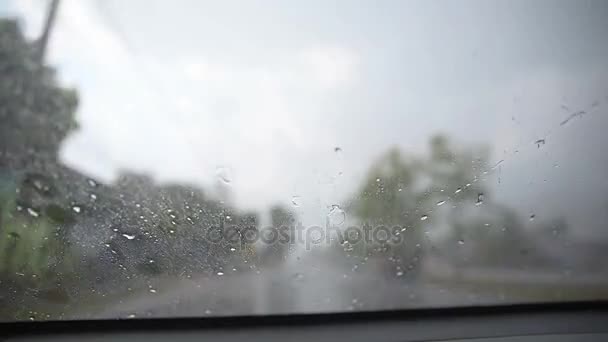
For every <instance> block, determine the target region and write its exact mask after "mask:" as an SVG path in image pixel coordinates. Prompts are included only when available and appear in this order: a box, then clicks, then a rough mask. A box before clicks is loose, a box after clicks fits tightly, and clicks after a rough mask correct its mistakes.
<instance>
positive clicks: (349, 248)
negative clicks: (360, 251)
mask: <svg viewBox="0 0 608 342" xmlns="http://www.w3.org/2000/svg"><path fill="white" fill-rule="evenodd" d="M342 248H344V251H345V252H351V251H352V250H353V249H354V248H355V247H354V246H353V244H352V243H350V242H348V241H344V243H342Z"/></svg>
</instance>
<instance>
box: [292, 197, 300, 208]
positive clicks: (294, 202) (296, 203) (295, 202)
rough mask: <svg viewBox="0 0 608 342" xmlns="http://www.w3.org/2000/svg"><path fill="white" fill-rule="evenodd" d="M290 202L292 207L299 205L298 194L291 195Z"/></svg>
mask: <svg viewBox="0 0 608 342" xmlns="http://www.w3.org/2000/svg"><path fill="white" fill-rule="evenodd" d="M291 204H292V205H293V206H294V207H299V206H300V196H293V197H292V198H291Z"/></svg>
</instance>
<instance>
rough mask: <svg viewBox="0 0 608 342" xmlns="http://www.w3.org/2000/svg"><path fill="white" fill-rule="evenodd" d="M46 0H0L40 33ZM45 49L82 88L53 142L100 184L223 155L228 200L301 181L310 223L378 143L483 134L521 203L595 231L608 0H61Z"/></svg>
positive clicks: (282, 195)
mask: <svg viewBox="0 0 608 342" xmlns="http://www.w3.org/2000/svg"><path fill="white" fill-rule="evenodd" d="M46 4H47V1H42V0H9V1H8V3H7V4H6V5H4V6H3V5H0V12H1V13H2V14H3V15H9V14H10V15H18V16H19V17H20V18H21V20H22V22H23V24H24V28H25V29H26V32H27V33H28V35H29V36H30V37H36V36H37V35H38V34H39V32H40V29H41V24H42V22H43V13H44V7H45V6H46ZM48 60H49V61H50V63H52V64H54V65H56V66H57V67H58V68H59V76H60V78H61V81H62V82H63V83H64V84H66V85H70V86H75V87H77V88H78V90H79V94H80V96H81V105H80V107H79V109H78V114H77V118H78V121H79V123H80V130H79V131H77V132H76V133H74V134H73V135H71V136H70V137H69V139H67V141H66V142H65V144H64V146H63V149H62V158H63V160H64V162H65V163H66V164H68V165H70V166H71V167H74V168H76V169H78V170H80V171H82V172H84V173H87V174H89V175H91V176H93V177H96V178H99V179H102V180H104V181H106V182H112V180H113V179H114V177H116V175H117V174H118V172H119V171H120V170H130V171H136V172H144V173H147V174H150V175H151V176H153V177H154V178H155V179H156V180H157V181H159V182H167V181H179V182H188V183H195V184H199V185H201V186H203V187H205V188H213V184H215V183H216V182H217V180H218V172H219V173H220V174H221V177H220V178H222V177H223V178H226V179H228V180H230V184H229V185H228V187H229V189H231V192H232V196H233V198H234V201H235V202H236V203H237V204H238V205H239V206H240V207H243V208H255V209H261V208H266V207H267V206H268V205H269V204H272V203H275V202H278V203H283V204H285V205H291V203H292V199H293V196H298V199H297V202H299V204H300V206H299V207H297V208H294V209H295V210H297V211H298V212H299V214H300V216H301V217H302V218H303V220H304V221H305V223H308V224H322V223H323V222H324V218H325V215H326V214H327V210H328V209H327V207H328V206H331V205H332V204H340V203H341V202H342V201H343V200H344V199H345V198H347V197H348V194H349V193H350V192H352V191H353V189H354V188H355V187H356V186H357V185H358V184H359V182H360V181H361V178H362V177H363V175H364V173H365V171H366V170H367V168H368V167H369V165H370V163H371V162H372V161H373V160H374V159H375V158H377V157H378V156H379V155H380V154H382V153H383V152H385V151H386V150H387V149H388V148H390V147H391V146H394V145H397V146H400V147H401V148H402V149H403V150H404V151H406V152H408V153H417V154H424V153H426V146H427V143H428V139H429V137H430V136H431V135H432V134H434V133H438V132H442V133H445V134H447V135H448V136H450V137H452V138H453V139H455V141H457V142H459V143H462V144H466V143H484V144H488V145H489V146H491V147H492V151H493V156H492V158H493V162H497V161H499V160H504V162H503V163H502V164H501V182H500V184H498V182H497V180H496V177H495V175H493V176H488V177H487V179H486V180H485V182H487V183H488V186H489V187H491V188H492V191H493V193H494V194H495V196H496V197H497V198H498V199H500V200H501V201H504V202H506V203H508V204H509V205H511V206H513V207H514V208H516V209H517V210H519V211H520V213H521V214H522V215H526V216H527V215H528V214H529V213H535V214H536V215H537V217H538V218H539V219H542V218H543V217H545V218H546V217H550V216H555V215H562V216H564V217H565V218H566V219H567V221H568V223H569V224H570V225H571V226H572V227H573V228H575V230H576V231H577V232H578V233H580V235H581V236H585V235H586V236H595V235H597V234H600V233H601V232H602V231H606V229H604V228H605V222H606V221H608V214H607V212H608V180H607V179H606V176H607V175H608V154H607V153H606V152H605V150H604V148H605V146H607V144H606V142H607V141H606V140H607V138H605V131H606V128H608V117H607V115H608V113H607V110H606V108H608V3H607V2H605V1H485V0H479V1H352V0H345V1H311V0H308V1H198V0H192V1H144V0H130V1H118V0H114V1H108V0H104V1H101V0H99V1H85V0H64V1H62V3H61V8H60V12H59V15H58V21H57V25H56V27H55V31H54V32H53V36H52V40H51V43H50V49H49V56H48ZM565 107H567V109H565ZM579 110H585V111H586V112H587V114H586V115H584V116H582V117H580V118H576V119H574V120H572V121H570V122H569V123H568V124H566V125H563V126H560V122H562V121H563V120H564V119H565V118H567V117H568V115H570V114H571V113H573V112H576V111H579ZM538 139H545V141H546V144H545V145H543V146H541V147H540V148H538V147H537V146H536V144H534V141H536V140H538ZM335 147H340V148H341V149H342V152H340V153H336V152H335V151H334V148H335ZM516 151H517V152H516ZM556 165H557V167H556Z"/></svg>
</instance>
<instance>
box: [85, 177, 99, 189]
mask: <svg viewBox="0 0 608 342" xmlns="http://www.w3.org/2000/svg"><path fill="white" fill-rule="evenodd" d="M87 183H89V186H91V187H93V188H94V187H96V186H97V182H96V181H94V180H93V179H91V178H89V179H87Z"/></svg>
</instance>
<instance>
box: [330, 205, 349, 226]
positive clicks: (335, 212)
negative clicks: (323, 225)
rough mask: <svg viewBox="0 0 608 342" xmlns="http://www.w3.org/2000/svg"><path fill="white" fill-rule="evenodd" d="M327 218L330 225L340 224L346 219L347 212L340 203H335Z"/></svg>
mask: <svg viewBox="0 0 608 342" xmlns="http://www.w3.org/2000/svg"><path fill="white" fill-rule="evenodd" d="M327 218H328V219H329V224H330V225H332V226H339V225H341V224H342V223H344V221H346V212H344V210H342V208H340V206H339V205H337V204H333V205H332V206H331V208H330V210H329V213H328V214H327Z"/></svg>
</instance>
